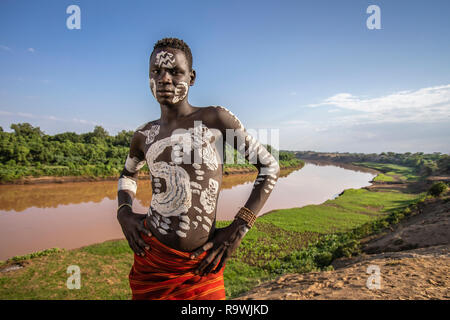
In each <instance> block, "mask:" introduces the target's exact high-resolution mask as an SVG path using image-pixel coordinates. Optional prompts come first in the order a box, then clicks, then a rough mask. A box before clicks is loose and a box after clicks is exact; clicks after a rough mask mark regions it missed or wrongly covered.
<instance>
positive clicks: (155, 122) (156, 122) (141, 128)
mask: <svg viewBox="0 0 450 320" xmlns="http://www.w3.org/2000/svg"><path fill="white" fill-rule="evenodd" d="M155 125H158V126H159V119H157V120H153V121H149V122H146V123H144V124H141V125H140V126H139V127H137V128H136V129H135V130H134V133H135V134H136V133H139V132H141V133H142V132H144V131H145V130H149V129H151V127H153V126H155Z"/></svg>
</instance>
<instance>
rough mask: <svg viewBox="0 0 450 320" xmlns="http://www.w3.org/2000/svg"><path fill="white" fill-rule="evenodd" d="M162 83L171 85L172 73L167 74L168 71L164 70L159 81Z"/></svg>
mask: <svg viewBox="0 0 450 320" xmlns="http://www.w3.org/2000/svg"><path fill="white" fill-rule="evenodd" d="M158 81H159V82H160V83H171V82H172V77H171V76H170V73H169V72H167V70H163V71H161V74H160V77H159V80H158Z"/></svg>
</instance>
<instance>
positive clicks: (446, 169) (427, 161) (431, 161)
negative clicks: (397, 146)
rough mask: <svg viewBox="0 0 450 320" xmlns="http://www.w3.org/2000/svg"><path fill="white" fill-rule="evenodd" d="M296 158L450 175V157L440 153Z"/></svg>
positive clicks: (327, 154)
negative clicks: (357, 163)
mask: <svg viewBox="0 0 450 320" xmlns="http://www.w3.org/2000/svg"><path fill="white" fill-rule="evenodd" d="M295 156H296V157H297V158H300V159H305V160H306V159H311V160H328V161H337V162H348V163H350V162H378V163H393V164H398V165H403V166H407V167H413V168H415V169H416V172H417V173H418V174H420V175H423V176H429V175H438V174H450V155H448V154H445V153H440V152H434V153H429V154H426V153H423V152H415V153H411V152H405V153H396V152H381V153H379V154H377V153H368V154H367V153H350V152H342V153H340V152H315V151H296V152H295Z"/></svg>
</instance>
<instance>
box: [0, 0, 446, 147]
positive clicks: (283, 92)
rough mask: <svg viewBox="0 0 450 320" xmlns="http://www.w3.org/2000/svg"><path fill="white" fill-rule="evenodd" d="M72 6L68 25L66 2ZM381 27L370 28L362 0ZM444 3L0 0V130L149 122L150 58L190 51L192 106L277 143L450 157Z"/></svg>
mask: <svg viewBox="0 0 450 320" xmlns="http://www.w3.org/2000/svg"><path fill="white" fill-rule="evenodd" d="M71 4H76V5H78V6H79V7H80V9H81V29H80V30H69V29H68V28H67V27H66V19H67V18H68V17H69V14H67V13H66V8H67V7H68V6H69V5H71ZM372 4H375V5H378V6H379V8H380V10H381V29H380V30H369V29H368V28H367V26H366V20H367V18H368V17H369V16H370V14H367V13H366V9H367V7H368V6H369V5H372ZM449 13H450V2H449V1H445V0H443V1H437V0H436V1H401V0H396V1H375V0H374V1H359V0H354V1H350V0H342V1H298V0H297V1H275V0H273V1H261V0H260V1H253V0H248V1H218V0H214V1H211V0H196V1H171V2H165V1H164V2H163V1H121V0H120V1H119V0H117V1H100V0H96V1H92V0H91V1H75V0H72V1H62V0H54V1H50V0H48V1H10V0H2V1H1V2H0V70H1V71H0V126H2V127H3V129H4V130H6V131H10V129H9V126H10V125H11V123H18V122H29V123H31V124H33V125H35V126H39V127H40V128H41V129H42V130H43V131H44V132H46V133H48V134H55V133H59V132H64V131H75V132H78V133H81V132H88V131H91V130H92V129H93V127H94V126H95V125H102V126H103V127H104V128H106V129H107V130H108V131H109V132H110V133H111V134H116V133H117V132H118V131H120V130H123V129H125V130H133V129H135V128H136V127H138V126H139V125H141V124H142V123H145V122H147V121H149V120H154V119H158V118H159V116H160V109H159V105H158V104H157V102H156V100H155V99H154V98H153V96H152V95H151V92H150V90H149V87H148V57H149V55H150V53H151V51H152V47H153V44H154V43H155V42H156V41H157V40H158V39H160V38H163V37H179V38H181V39H183V40H185V41H186V42H187V43H188V44H189V46H190V47H191V50H192V53H193V56H194V69H196V71H197V81H196V84H195V85H194V86H193V87H191V90H190V94H189V101H190V103H191V104H193V105H195V106H208V105H223V106H225V107H227V108H228V109H230V110H231V111H232V112H233V113H234V114H235V115H237V116H238V117H239V119H240V120H241V122H242V123H243V124H244V125H245V126H246V127H247V128H253V129H266V128H267V129H275V130H279V139H280V140H279V147H280V148H282V149H289V150H314V151H329V152H332V151H340V152H366V153H369V152H377V153H378V152H383V151H385V152H386V151H394V152H407V151H410V152H417V151H422V152H443V153H450V143H449V141H450V139H449V137H450V59H449V57H450V41H448V38H449V35H450V32H449V31H450V19H448V15H449Z"/></svg>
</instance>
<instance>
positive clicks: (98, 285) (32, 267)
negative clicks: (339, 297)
mask: <svg viewBox="0 0 450 320" xmlns="http://www.w3.org/2000/svg"><path fill="white" fill-rule="evenodd" d="M397 170H400V171H401V170H402V168H397ZM396 174H400V172H396ZM425 198H426V194H425V193H421V194H408V193H402V192H399V191H396V190H383V191H369V190H366V189H347V190H345V192H343V194H342V195H341V196H339V197H338V198H336V199H333V200H328V201H326V202H325V203H323V204H320V205H309V206H305V207H303V208H292V209H283V210H276V211H274V212H272V213H270V214H267V215H264V216H262V217H260V218H258V220H257V221H256V223H255V225H254V227H253V228H252V229H251V230H250V232H249V233H248V234H247V235H246V236H245V238H244V239H243V241H242V243H241V245H240V247H239V248H238V250H237V251H236V252H235V254H234V255H233V257H232V258H231V259H230V260H228V262H227V267H226V269H225V274H224V277H225V287H226V292H227V297H228V298H232V297H235V296H237V295H239V294H241V293H243V292H245V291H248V290H249V289H251V288H252V287H253V286H255V285H257V284H259V283H260V282H262V281H265V280H269V279H274V278H275V277H277V276H279V275H281V274H284V273H287V272H308V271H316V270H329V269H330V268H331V266H330V263H331V261H332V260H333V259H335V258H338V257H343V256H351V255H355V254H358V252H359V251H360V239H361V238H363V237H365V236H367V235H369V234H372V233H375V232H379V231H380V230H382V229H383V228H386V227H389V226H390V225H392V224H395V223H398V222H399V221H400V220H401V219H402V218H404V217H405V216H408V215H410V214H411V212H414V207H415V206H417V203H418V202H420V201H423V199H425ZM228 223H229V222H217V226H218V227H224V226H226V225H227V224H228ZM132 261H133V257H132V252H131V250H130V249H129V247H128V244H127V242H126V241H125V240H118V241H107V242H104V243H101V244H95V245H91V246H87V247H84V248H80V249H76V250H68V251H62V252H54V253H50V254H48V255H45V256H41V257H37V258H33V259H29V260H27V261H25V262H26V263H27V264H26V265H25V268H23V269H21V270H15V271H12V272H7V273H3V274H1V275H0V298H1V299H129V298H130V289H129V285H128V278H127V276H128V273H129V271H130V268H131V264H132ZM11 262H12V261H10V262H7V263H11ZM69 265H78V266H79V267H80V269H81V272H82V274H81V279H82V280H81V281H82V284H81V289H80V290H68V289H67V288H66V281H67V277H68V274H67V273H66V270H67V267H68V266H69Z"/></svg>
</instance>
